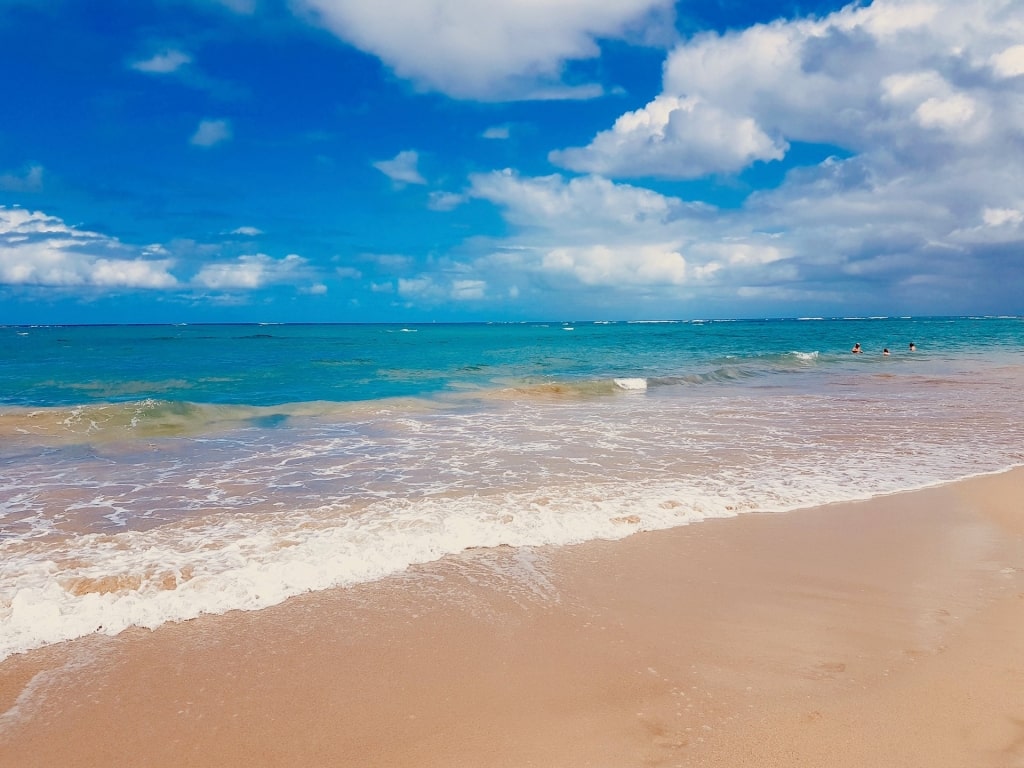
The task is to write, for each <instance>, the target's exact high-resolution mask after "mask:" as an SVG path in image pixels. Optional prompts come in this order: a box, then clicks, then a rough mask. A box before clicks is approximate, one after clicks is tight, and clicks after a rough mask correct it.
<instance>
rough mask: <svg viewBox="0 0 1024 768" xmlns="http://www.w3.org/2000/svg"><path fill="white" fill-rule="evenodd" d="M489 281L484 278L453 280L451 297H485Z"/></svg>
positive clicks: (461, 299)
mask: <svg viewBox="0 0 1024 768" xmlns="http://www.w3.org/2000/svg"><path fill="white" fill-rule="evenodd" d="M486 292H487V283H486V282H485V281H483V280H453V281H452V289H451V297H452V298H453V299H455V300H456V301H472V300H475V299H482V298H484V294H485V293H486Z"/></svg>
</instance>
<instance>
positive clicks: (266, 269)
mask: <svg viewBox="0 0 1024 768" xmlns="http://www.w3.org/2000/svg"><path fill="white" fill-rule="evenodd" d="M305 265H306V260H305V259H304V258H302V257H301V256H297V255H296V254H294V253H293V254H289V255H288V256H285V257H284V258H283V259H273V258H271V257H270V256H267V255H266V254H263V253H257V254H253V255H247V256H239V257H238V259H237V260H235V261H230V262H219V263H215V264H206V265H205V266H203V267H202V268H201V269H200V270H199V272H197V273H196V275H195V277H193V278H192V282H193V284H195V285H197V286H200V287H202V288H209V289H211V290H215V291H238V290H243V291H250V290H256V289H259V288H263V287H266V286H268V285H273V284H276V283H287V282H293V281H294V280H295V279H296V278H297V277H298V276H299V274H300V273H301V272H302V270H303V268H304V266H305Z"/></svg>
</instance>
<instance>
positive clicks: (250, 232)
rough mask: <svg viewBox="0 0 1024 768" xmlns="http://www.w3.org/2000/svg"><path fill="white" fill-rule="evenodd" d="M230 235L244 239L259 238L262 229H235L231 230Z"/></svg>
mask: <svg viewBox="0 0 1024 768" xmlns="http://www.w3.org/2000/svg"><path fill="white" fill-rule="evenodd" d="M231 234H232V235H242V236H244V237H259V236H260V235H262V234H263V230H262V229H257V228H256V227H237V228H235V229H232V230H231Z"/></svg>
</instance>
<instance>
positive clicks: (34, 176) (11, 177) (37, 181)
mask: <svg viewBox="0 0 1024 768" xmlns="http://www.w3.org/2000/svg"><path fill="white" fill-rule="evenodd" d="M42 188H43V166H41V165H32V166H29V167H28V168H27V169H26V170H25V172H24V173H22V174H17V173H4V174H0V189H2V190H6V191H8V192H38V191H39V190H40V189H42Z"/></svg>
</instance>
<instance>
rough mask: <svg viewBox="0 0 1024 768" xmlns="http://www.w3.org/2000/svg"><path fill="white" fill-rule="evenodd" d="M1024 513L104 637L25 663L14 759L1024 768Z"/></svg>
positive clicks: (628, 544)
mask: <svg viewBox="0 0 1024 768" xmlns="http://www.w3.org/2000/svg"><path fill="white" fill-rule="evenodd" d="M1022 507H1024V468H1016V469H1013V470H1010V471H1008V472H1005V473H1000V474H992V475H982V476H980V477H974V478H971V479H967V480H963V481H959V482H957V483H953V484H949V485H941V486H933V487H929V488H926V489H923V490H916V491H911V492H905V493H898V494H890V495H885V496H878V497H874V498H872V499H870V500H867V501H858V502H843V503H838V504H830V505H827V506H824V507H818V508H804V509H800V510H795V511H791V512H784V513H773V514H744V515H740V516H738V517H734V518H727V519H720V520H705V521H703V522H701V523H700V524H694V525H689V526H684V527H681V528H675V529H670V530H665V531H655V532H650V533H640V534H634V535H633V536H630V537H628V538H626V539H622V540H618V541H596V542H588V543H585V544H580V545H574V546H570V547H562V548H546V547H545V548H538V549H523V550H513V549H510V548H498V549H496V550H473V551H470V552H467V553H464V554H463V555H460V556H457V557H449V558H445V559H444V560H442V561H439V562H436V563H430V564H428V565H423V566H417V567H414V568H411V569H410V570H409V571H408V572H407V573H406V574H403V575H400V576H396V577H391V578H388V579H385V580H384V581H381V582H374V583H370V584H363V585H358V586H355V587H350V588H345V589H335V590H330V591H327V592H318V593H311V594H306V595H303V596H300V597H297V598H292V599H290V600H288V601H286V602H285V603H282V604H280V605H278V606H274V607H271V608H266V609H263V610H261V611H257V612H246V613H242V612H233V613H229V614H225V615H222V616H204V617H201V618H199V619H195V620H192V621H189V622H184V623H181V624H173V625H165V626H164V627H161V628H159V629H157V630H155V631H153V632H149V631H147V630H129V631H126V632H123V633H122V634H120V635H117V636H114V637H106V636H90V637H87V638H83V639H82V640H78V641H73V642H70V643H65V644H62V645H59V646H51V647H47V648H43V649H39V650H36V651H31V652H29V653H26V654H21V655H17V656H13V657H10V658H8V659H7V660H5V661H4V662H0V763H3V764H10V765H29V764H31V765H34V766H40V767H41V768H43V767H45V766H58V765H60V766H87V765H108V766H111V765H112V766H118V765H125V766H128V765H147V766H153V767H154V768H161V767H162V766H181V765H218V766H233V765H239V766H241V765H342V764H351V765H361V766H368V765H380V766H385V765H386V766H405V765H408V766H414V765H415V766H432V765H437V766H441V765H445V766H452V765H455V766H462V765H465V766H523V765H534V764H535V765H558V766H588V765H593V766H605V765H607V766H626V765H640V764H649V765H687V766H688V765H701V766H712V767H714V766H744V765H750V766H755V765H756V766H771V765H780V766H781V765H787V766H788V765H796V764H809V765H824V764H828V765H830V766H847V765H848V766H862V765H886V766H902V765H906V766H919V765H928V766H930V767H931V766H947V765H948V766H951V767H952V766H963V765H971V766H978V767H979V768H980V767H982V766H990V765H991V766H1000V767H1001V768H1006V767H1007V766H1013V765H1024V725H1022V723H1024V700H1022V699H1021V697H1020V695H1019V691H1021V690H1024V610H1022V609H1024V511H1022ZM57 734H59V735H60V737H59V738H58V737H56V735H57Z"/></svg>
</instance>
